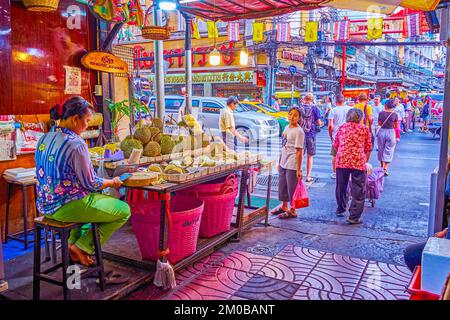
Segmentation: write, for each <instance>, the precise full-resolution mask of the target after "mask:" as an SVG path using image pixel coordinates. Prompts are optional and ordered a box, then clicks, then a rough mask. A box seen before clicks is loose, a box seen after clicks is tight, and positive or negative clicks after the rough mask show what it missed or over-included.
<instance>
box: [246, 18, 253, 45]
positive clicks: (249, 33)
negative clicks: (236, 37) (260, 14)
mask: <svg viewBox="0 0 450 320" xmlns="http://www.w3.org/2000/svg"><path fill="white" fill-rule="evenodd" d="M254 22H255V20H254V19H248V20H244V23H245V31H244V38H245V39H247V37H250V36H252V35H253V23H254ZM247 45H248V46H251V45H253V37H252V39H251V40H247Z"/></svg>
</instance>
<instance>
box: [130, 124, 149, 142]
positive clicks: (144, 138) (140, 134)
mask: <svg viewBox="0 0 450 320" xmlns="http://www.w3.org/2000/svg"><path fill="white" fill-rule="evenodd" d="M134 138H135V139H138V140H139V141H141V142H142V144H147V143H149V142H150V139H151V138H152V131H151V130H150V128H149V127H141V128H139V129H137V130H136V131H135V133H134Z"/></svg>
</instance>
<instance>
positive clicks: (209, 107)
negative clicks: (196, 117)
mask: <svg viewBox="0 0 450 320" xmlns="http://www.w3.org/2000/svg"><path fill="white" fill-rule="evenodd" d="M220 109H222V107H221V106H220V105H219V104H217V103H214V102H208V101H203V108H202V112H203V113H213V114H218V113H220Z"/></svg>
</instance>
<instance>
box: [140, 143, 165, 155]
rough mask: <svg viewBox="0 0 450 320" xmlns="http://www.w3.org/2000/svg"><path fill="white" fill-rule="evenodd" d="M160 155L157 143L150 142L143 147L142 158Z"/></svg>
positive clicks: (159, 147)
mask: <svg viewBox="0 0 450 320" xmlns="http://www.w3.org/2000/svg"><path fill="white" fill-rule="evenodd" d="M159 155H161V146H160V145H159V143H158V142H155V141H150V142H149V143H147V144H146V145H145V147H144V156H146V157H157V156H159Z"/></svg>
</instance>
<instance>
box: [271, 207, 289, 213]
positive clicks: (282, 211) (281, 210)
mask: <svg viewBox="0 0 450 320" xmlns="http://www.w3.org/2000/svg"><path fill="white" fill-rule="evenodd" d="M285 212H286V210H284V209H282V208H281V207H280V208H278V209H276V210H274V211H271V212H270V213H271V214H273V215H279V214H283V213H285Z"/></svg>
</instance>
